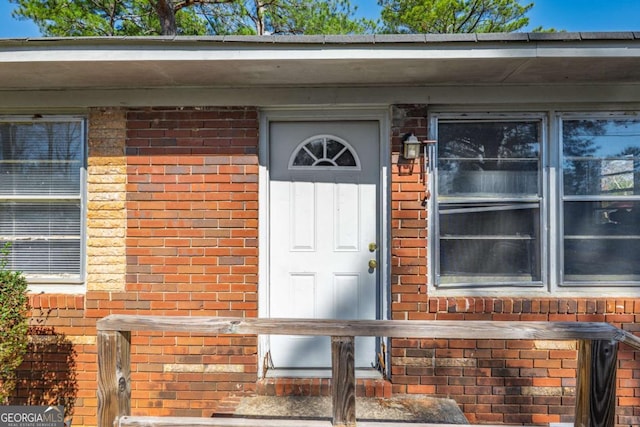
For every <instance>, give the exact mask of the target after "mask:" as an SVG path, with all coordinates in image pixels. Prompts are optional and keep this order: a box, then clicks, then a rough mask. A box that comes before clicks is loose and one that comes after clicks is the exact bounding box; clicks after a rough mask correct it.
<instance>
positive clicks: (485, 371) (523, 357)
mask: <svg viewBox="0 0 640 427" xmlns="http://www.w3.org/2000/svg"><path fill="white" fill-rule="evenodd" d="M392 120H393V122H392V135H391V137H392V165H393V167H392V183H391V188H392V194H391V203H392V218H391V223H392V236H391V245H392V248H391V256H392V258H391V265H392V267H391V284H390V286H391V311H392V317H393V318H394V319H436V320H448V319H461V320H463V319H486V320H551V321H558V320H562V321H606V322H610V323H613V324H615V325H616V326H620V327H622V328H624V329H626V330H628V331H631V332H638V326H637V325H638V323H639V322H638V320H640V319H638V318H637V316H638V315H637V314H636V313H640V306H638V304H640V302H638V301H636V300H633V299H615V300H614V299H598V298H589V299H576V298H573V299H571V298H564V299H553V298H534V299H522V298H520V299H518V298H490V297H487V298H480V297H469V298H436V297H434V296H429V295H428V293H427V268H428V266H427V263H426V259H427V252H426V251H427V231H426V230H427V227H426V226H427V223H426V221H427V217H426V210H425V209H424V207H423V206H422V200H423V198H424V197H425V189H426V187H425V182H424V180H425V176H424V174H423V171H422V164H421V162H418V161H413V162H412V161H406V160H403V159H402V158H401V157H400V156H399V154H398V153H399V151H400V149H401V143H402V139H403V137H405V135H407V134H409V133H415V135H416V136H417V137H418V138H419V139H422V138H425V137H426V136H427V135H426V129H427V121H426V107H425V106H423V105H399V106H396V107H395V108H394V109H393V117H392ZM88 129H89V160H88V178H87V180H88V184H87V189H88V202H87V208H88V209H87V230H88V231H87V253H88V259H87V273H88V282H87V291H86V293H85V294H82V295H56V294H44V295H33V296H32V298H31V304H32V307H33V310H32V325H33V335H34V336H33V339H32V341H31V344H30V353H29V355H28V357H27V359H26V361H25V363H24V365H23V370H22V371H21V381H20V384H19V388H18V393H17V394H18V395H17V400H16V402H17V403H25V402H28V403H32V404H33V403H40V404H49V403H62V404H65V405H67V406H68V408H73V425H74V426H83V425H86V426H92V425H95V415H96V408H97V399H96V372H97V363H96V346H95V336H96V332H95V322H96V320H97V319H99V318H101V317H103V316H106V315H108V314H111V313H139V314H164V315H220V316H227V315H228V316H246V317H255V316H256V315H257V308H258V307H257V283H258V246H257V238H258V161H257V149H258V120H257V111H256V109H254V108H144V109H118V108H114V109H94V110H92V111H91V112H90V114H89V127H88ZM132 340H133V355H132V360H133V367H132V368H133V372H132V379H133V393H132V394H133V402H132V406H133V412H134V413H136V414H151V415H168V414H171V415H190V416H210V415H211V413H212V412H213V410H214V409H215V407H216V402H217V401H219V400H220V399H225V398H226V397H227V396H229V395H243V394H245V393H252V392H253V391H254V390H255V388H256V387H257V385H256V377H257V373H256V367H257V355H256V354H257V343H256V340H255V338H241V337H235V338H231V337H207V338H202V337H191V336H189V335H188V334H155V333H153V334H152V333H137V334H134V335H133V339H132ZM390 350H391V352H392V356H393V358H392V361H391V363H392V366H391V369H392V381H393V384H392V388H393V392H394V393H425V394H430V395H437V396H446V397H451V398H454V399H455V400H456V401H457V402H458V403H459V404H460V405H461V407H462V408H463V410H464V412H465V413H466V415H467V417H468V418H469V420H470V421H472V422H478V423H486V422H493V423H500V422H508V423H523V424H545V423H548V422H559V421H570V420H571V416H572V413H573V403H574V395H575V364H576V344H575V343H574V342H568V343H558V342H549V341H522V342H512V341H503V340H494V341H483V340H466V341H465V340H449V341H448V340H414V339H395V340H393V342H392V345H391V349H390ZM45 372H46V373H47V375H44V373H45ZM638 372H640V360H639V359H638V356H637V355H636V354H635V353H633V352H631V351H629V349H628V348H626V347H625V346H621V349H620V352H619V365H618V380H617V381H618V389H617V392H618V409H617V413H618V417H617V423H618V425H619V426H632V425H634V426H636V425H640V409H639V408H640V393H638V392H637V390H638V388H639V386H640V380H639V379H638Z"/></svg>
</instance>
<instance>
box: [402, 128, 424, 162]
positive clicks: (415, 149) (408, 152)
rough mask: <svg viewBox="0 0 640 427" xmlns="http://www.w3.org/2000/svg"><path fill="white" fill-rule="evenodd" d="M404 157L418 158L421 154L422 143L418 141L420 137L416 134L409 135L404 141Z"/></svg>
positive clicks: (408, 158) (409, 158)
mask: <svg viewBox="0 0 640 427" xmlns="http://www.w3.org/2000/svg"><path fill="white" fill-rule="evenodd" d="M402 145H403V147H402V157H404V158H405V159H407V160H413V159H417V158H418V156H420V146H421V145H422V143H421V142H420V141H418V138H416V136H415V135H414V134H411V135H409V137H408V138H406V139H405V140H404V141H403V142H402Z"/></svg>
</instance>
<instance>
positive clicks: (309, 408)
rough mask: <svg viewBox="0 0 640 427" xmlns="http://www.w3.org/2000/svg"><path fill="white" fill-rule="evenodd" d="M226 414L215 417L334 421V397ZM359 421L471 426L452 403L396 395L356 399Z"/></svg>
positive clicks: (252, 402) (245, 405)
mask: <svg viewBox="0 0 640 427" xmlns="http://www.w3.org/2000/svg"><path fill="white" fill-rule="evenodd" d="M224 412H225V413H223V414H214V417H215V416H226V417H229V416H232V417H234V416H237V417H244V418H252V417H255V418H292V419H309V420H312V419H314V420H320V419H331V397H329V396H252V397H244V398H241V399H240V400H239V402H238V403H237V405H236V407H235V409H234V410H233V411H228V410H227V411H224ZM356 419H357V420H358V421H404V422H416V423H418V422H419V423H443V424H468V421H467V419H466V418H465V416H464V414H463V413H462V411H461V410H460V408H459V407H458V405H457V404H456V402H455V401H454V400H453V399H443V398H434V397H429V396H422V395H397V396H393V397H390V398H378V397H357V398H356Z"/></svg>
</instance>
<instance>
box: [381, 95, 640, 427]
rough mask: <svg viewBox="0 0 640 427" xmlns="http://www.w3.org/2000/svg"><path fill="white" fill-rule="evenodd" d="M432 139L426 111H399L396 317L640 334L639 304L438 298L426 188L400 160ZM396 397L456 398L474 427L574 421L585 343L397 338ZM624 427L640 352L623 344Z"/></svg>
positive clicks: (637, 420)
mask: <svg viewBox="0 0 640 427" xmlns="http://www.w3.org/2000/svg"><path fill="white" fill-rule="evenodd" d="M408 133H415V135H416V136H417V137H418V138H419V139H422V138H425V137H426V136H427V120H426V108H425V106H421V105H398V106H396V107H395V109H394V112H393V123H392V151H393V152H392V163H393V173H392V192H393V194H392V196H391V199H392V214H391V215H392V240H391V241H392V248H391V256H392V259H391V264H392V267H391V313H392V314H391V315H392V317H393V318H394V319H427V320H431V319H432V320H453V319H456V320H465V319H468V320H516V321H518V320H522V321H531V320H541V321H596V322H600V321H605V322H609V323H612V324H614V325H616V326H618V327H621V328H623V329H625V330H627V331H630V332H638V331H640V326H638V321H640V314H638V313H640V301H638V300H635V299H623V298H620V299H605V298H491V297H487V298H482V297H469V298H461V297H456V298H446V297H441V298H436V297H429V296H428V293H427V289H426V283H427V282H426V281H427V274H426V273H427V268H428V265H427V258H426V248H427V240H426V238H427V236H426V210H425V209H424V208H422V207H421V206H420V200H421V199H422V197H424V195H425V191H426V186H425V182H424V180H423V177H422V175H421V174H420V168H419V166H420V165H419V164H417V163H410V162H407V161H405V160H403V159H402V158H401V157H400V156H399V152H400V150H401V140H402V137H403V136H404V135H406V134H408ZM391 352H392V360H391V364H392V367H391V369H392V383H393V392H394V393H424V394H429V395H437V396H442V397H450V398H453V399H455V400H456V401H457V402H458V403H459V404H460V406H461V408H462V409H463V411H464V412H465V414H466V416H467V418H468V419H469V421H470V422H472V423H511V424H525V425H526V424H529V425H531V424H536V425H541V424H542V425H544V424H545V423H549V422H570V421H572V420H573V411H574V409H573V405H574V403H575V397H574V396H575V384H576V381H575V375H576V374H575V367H576V358H577V351H576V343H575V342H569V343H559V342H547V341H535V342H534V341H504V340H493V341H488V340H416V339H410V338H409V339H394V340H393V341H392V346H391ZM618 358H619V363H618V371H617V384H618V387H617V396H618V397H617V399H618V401H617V404H618V407H617V411H616V412H617V421H616V422H617V425H618V426H637V425H640V393H638V386H639V385H640V381H639V380H638V379H637V377H638V369H639V368H640V355H638V354H637V352H633V351H630V349H629V348H628V347H626V346H624V345H621V348H620V351H619V354H618Z"/></svg>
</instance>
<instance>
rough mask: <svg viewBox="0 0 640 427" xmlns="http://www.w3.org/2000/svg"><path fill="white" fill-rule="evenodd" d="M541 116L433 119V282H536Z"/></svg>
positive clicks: (538, 260) (539, 237) (439, 283)
mask: <svg viewBox="0 0 640 427" xmlns="http://www.w3.org/2000/svg"><path fill="white" fill-rule="evenodd" d="M540 147H541V122H540V121H539V120H532V121H528V120H527V121H486V120H485V121H462V120H460V121H458V120H456V121H440V122H438V148H437V159H438V161H437V171H438V174H437V194H438V197H437V212H438V217H437V224H438V253H437V254H438V255H437V256H438V260H439V262H438V265H437V284H438V285H443V286H446V285H451V284H457V285H462V284H466V285H500V284H518V283H526V284H531V283H534V282H535V283H541V280H542V279H541V268H542V266H541V256H542V254H541V235H540V229H541V212H542V209H541V200H542V189H541V170H542V168H541V160H540Z"/></svg>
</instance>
